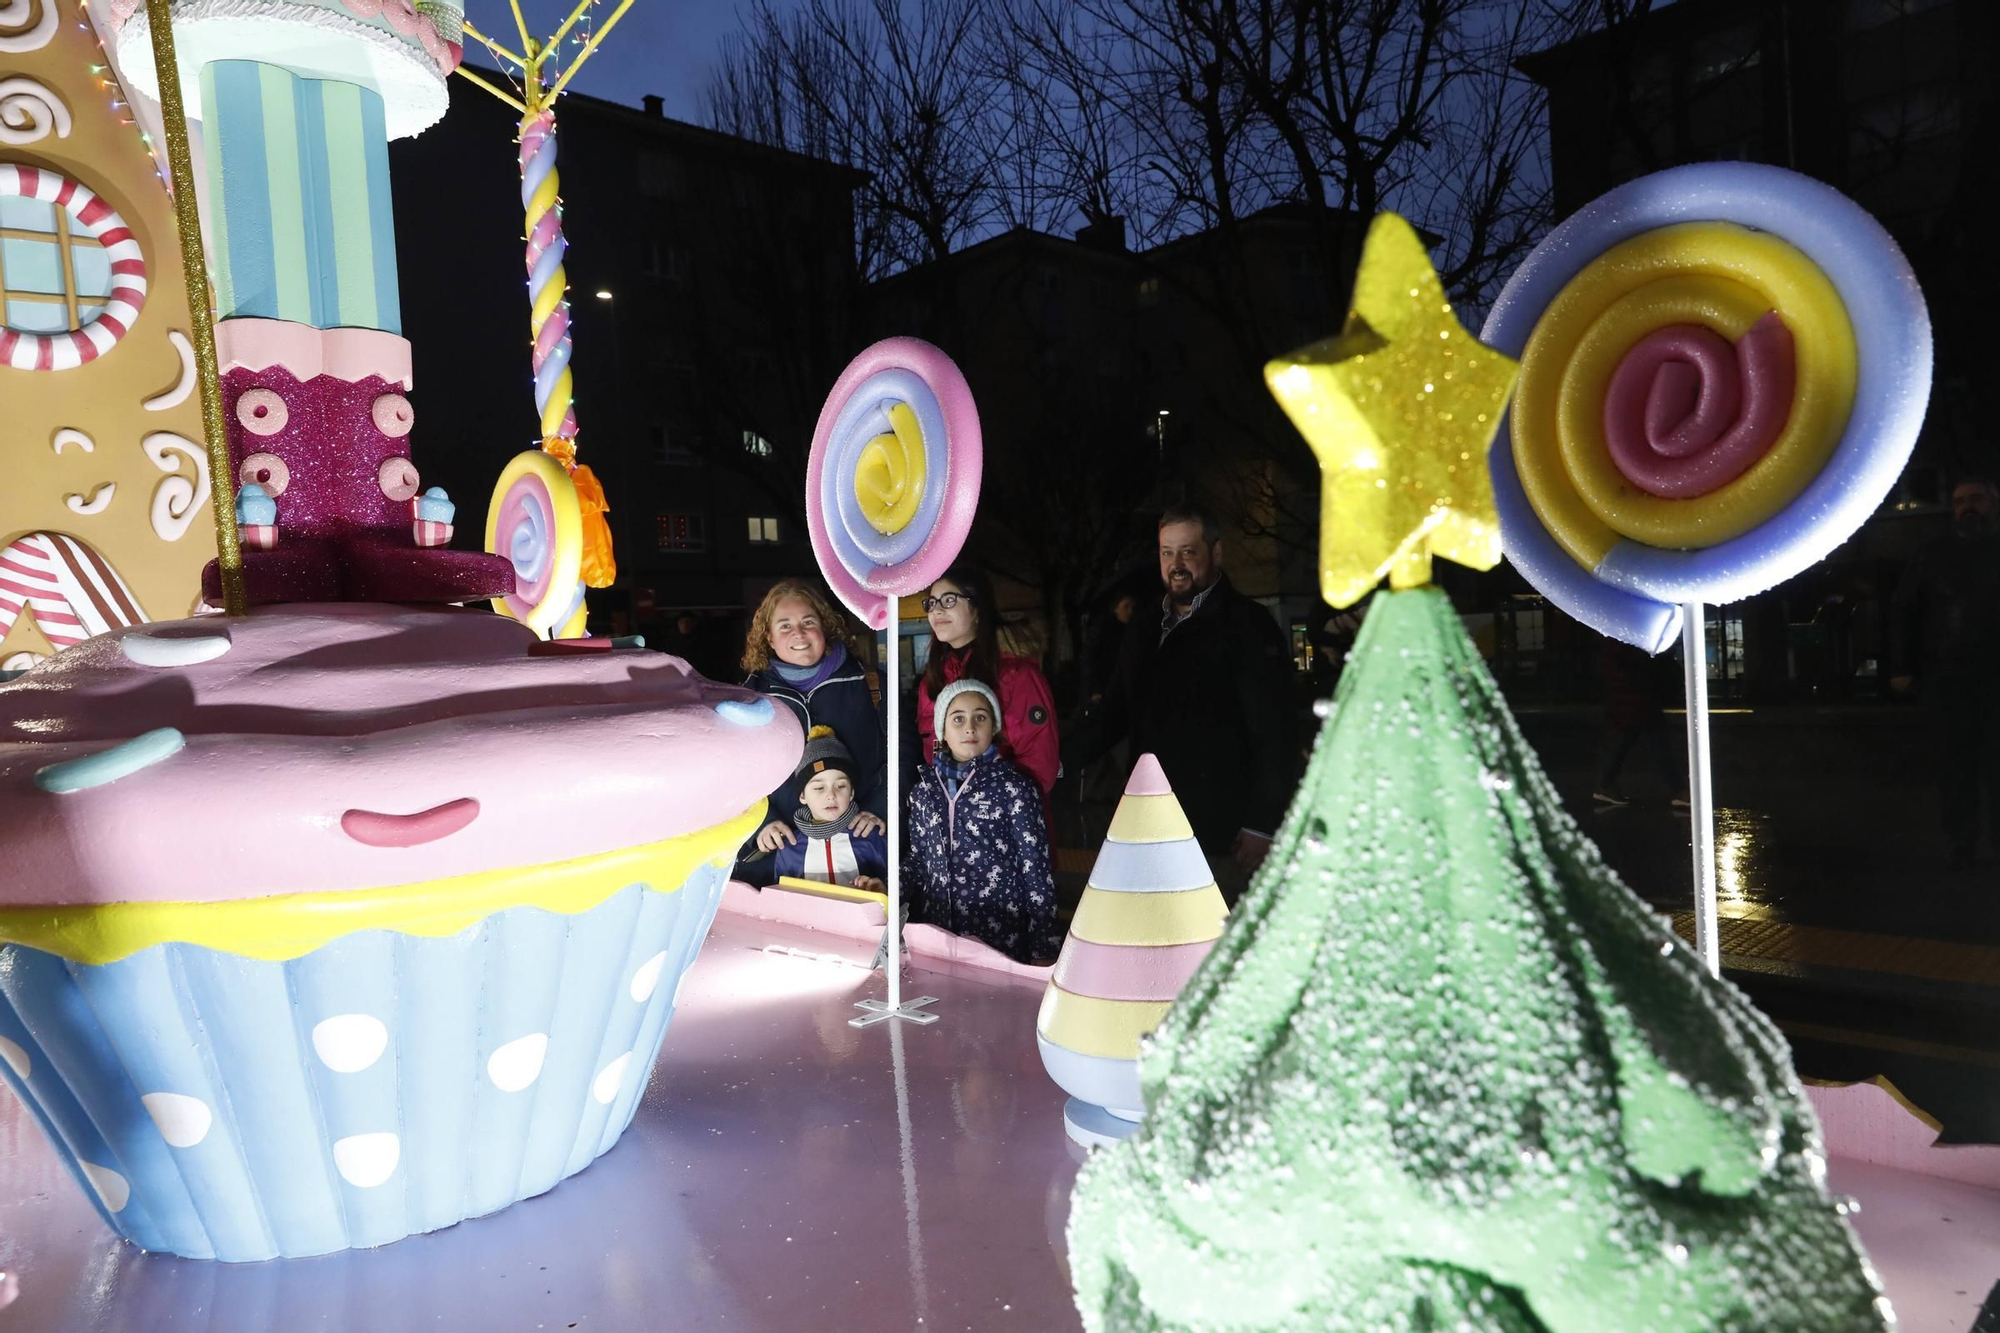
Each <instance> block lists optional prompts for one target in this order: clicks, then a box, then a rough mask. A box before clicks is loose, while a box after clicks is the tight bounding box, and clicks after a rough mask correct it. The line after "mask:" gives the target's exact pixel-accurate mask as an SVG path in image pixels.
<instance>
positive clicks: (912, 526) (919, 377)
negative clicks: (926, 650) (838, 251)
mask: <svg viewBox="0 0 2000 1333" xmlns="http://www.w3.org/2000/svg"><path fill="white" fill-rule="evenodd" d="M981 460H982V451H981V443H980V434H979V413H978V410H977V409H976V408H975V407H974V405H973V401H972V390H971V389H970V388H968V387H967V385H966V383H965V376H964V375H963V374H961V373H960V372H959V369H958V366H957V365H956V364H955V363H954V362H953V361H952V359H951V358H950V357H949V356H946V355H945V354H944V353H943V352H942V351H940V350H938V349H937V348H936V347H933V346H932V345H931V344H929V343H927V342H924V341H922V340H921V339H918V338H888V339H884V340H883V341H881V342H878V343H876V344H875V345H874V346H873V347H870V348H868V349H867V350H866V351H864V352H862V353H861V354H860V355H859V356H857V357H855V358H854V360H853V361H852V362H850V363H849V364H848V367H847V369H846V370H844V371H842V372H841V375H840V378H839V379H838V380H836V381H835V382H834V386H833V391H832V392H831V393H830V394H828V395H827V400H826V406H825V407H824V408H822V409H821V410H820V415H819V425H818V427H817V429H815V430H814V432H813V442H812V454H811V457H810V459H809V460H808V462H807V465H806V529H807V532H808V533H809V534H810V536H811V538H812V546H813V554H814V555H815V556H816V557H817V558H818V560H819V566H820V571H821V573H823V574H824V575H825V576H826V581H827V586H828V587H830V588H832V589H833V592H834V595H835V596H837V597H838V598H840V600H841V601H842V602H843V603H844V604H846V606H847V607H848V609H849V610H851V611H853V612H854V614H855V615H857V616H859V617H860V618H861V619H862V621H864V622H865V623H866V624H867V625H868V626H869V627H870V628H872V629H882V628H884V627H885V626H887V625H888V623H889V620H890V608H891V599H893V598H896V597H911V596H915V595H917V594H919V593H921V592H923V591H924V589H926V588H928V587H929V586H930V585H931V584H932V583H933V582H935V581H936V580H937V579H938V577H939V576H940V575H942V574H943V573H944V571H945V570H946V569H947V568H948V567H949V566H950V565H951V562H952V561H953V560H955V559H956V558H957V557H958V552H959V549H960V548H961V547H962V546H963V545H964V544H965V537H966V533H967V532H969V531H970V530H971V527H972V518H973V514H974V513H975V512H976V511H977V510H978V508H979V480H980V467H981Z"/></svg>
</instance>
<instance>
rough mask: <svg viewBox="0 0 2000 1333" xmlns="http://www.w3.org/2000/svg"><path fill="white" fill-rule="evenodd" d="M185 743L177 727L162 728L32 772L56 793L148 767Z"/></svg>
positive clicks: (40, 783)
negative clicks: (106, 748)
mask: <svg viewBox="0 0 2000 1333" xmlns="http://www.w3.org/2000/svg"><path fill="white" fill-rule="evenodd" d="M186 744H187V737H185V736H183V735H181V733H180V732H179V731H178V730H176V729H175V728H173V727H161V728H159V729H158V730H156V731H148V732H146V733H144V734H143V735H139V736H134V737H133V738H132V739H131V740H129V741H125V742H124V743H122V744H119V745H114V746H112V747H111V748H110V749H108V750H99V751H98V752H97V753H96V754H87V755H85V756H84V757H83V758H81V759H65V760H64V761H63V762H61V763H59V764H50V765H49V766H48V767H47V768H44V769H41V770H39V771H38V772H37V773H36V774H35V785H36V786H37V787H39V788H41V789H42V790H43V791H46V792H53V793H55V794H56V795H58V796H60V795H62V794H63V793H65V792H72V791H84V790H86V789H88V788H91V787H102V786H104V785H105V784H106V783H108V782H116V781H118V779H120V778H122V777H129V776H131V775H132V774H134V773H137V772H138V771H139V770H140V769H142V768H151V767H152V766H153V765H154V764H157V763H159V762H160V761H161V760H162V759H165V758H166V757H167V756H169V755H172V754H176V753H178V752H179V751H180V748H181V747H182V746H184V745H186Z"/></svg>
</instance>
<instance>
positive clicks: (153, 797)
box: [0, 0, 801, 1260]
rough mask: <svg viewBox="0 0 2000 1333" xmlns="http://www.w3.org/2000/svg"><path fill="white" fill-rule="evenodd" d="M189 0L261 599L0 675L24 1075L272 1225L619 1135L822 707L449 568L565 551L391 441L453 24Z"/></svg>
mask: <svg viewBox="0 0 2000 1333" xmlns="http://www.w3.org/2000/svg"><path fill="white" fill-rule="evenodd" d="M176 8H177V11H178V9H179V7H178V6H177V7H176ZM191 8H192V12H191V13H190V15H189V18H188V21H187V22H186V24H185V27H186V28H187V37H188V40H187V42H186V44H185V46H184V47H183V50H184V52H186V53H188V54H189V55H190V57H191V60H192V63H193V65H194V66H195V67H194V68H187V67H186V66H184V67H183V74H184V76H185V79H186V81H187V82H188V84H189V85H190V89H191V90H198V91H196V93H195V95H198V96H199V98H200V104H201V105H202V106H203V107H204V110H205V113H206V127H207V131H208V136H209V140H208V161H209V164H210V168H211V173H212V174H211V180H210V184H211V187H212V188H211V191H210V199H211V201H212V202H213V203H214V204H215V208H214V214H213V223H214V225H213V227H212V229H211V230H212V233H213V234H212V235H211V236H210V242H211V244H210V249H211V251H212V253H213V254H214V255H215V258H216V265H217V269H218V280H217V283H216V290H217V297H218V300H219V301H220V303H221V305H222V308H223V311H224V313H225V315H226V316H227V317H226V318H225V319H224V320H223V321H222V325H221V331H220V336H219V338H218V341H219V342H220V343H221V345H222V356H221V366H222V374H221V379H222V388H223V401H224V404H225V406H226V408H227V411H228V413H229V417H230V421H231V424H230V432H231V434H230V448H231V454H232V458H233V462H234V465H235V466H234V468H233V469H231V471H233V472H234V473H235V474H236V475H235V476H234V477H232V476H231V475H230V474H229V472H222V473H221V474H220V475H218V476H216V478H215V484H216V485H217V487H218V489H219V490H221V491H222V492H223V494H225V495H227V494H228V492H229V489H230V488H231V485H232V482H234V481H237V480H240V481H241V482H242V485H241V489H240V490H239V491H237V492H236V494H235V504H234V506H233V508H234V514H235V518H236V526H237V527H240V530H241V532H242V536H243V540H244V545H245V546H246V547H247V548H249V549H248V550H246V552H245V554H246V559H245V562H244V566H243V569H242V573H243V574H244V576H245V582H246V583H247V585H248V592H249V599H248V600H249V601H250V602H251V603H252V606H251V607H250V609H249V611H248V614H245V615H234V614H232V615H209V616H202V617H197V618H194V619H190V620H183V621H176V622H169V623H162V624H155V625H147V626H145V627H144V628H143V629H139V628H131V629H122V630H114V631H112V632H110V633H107V634H102V635H99V636H97V637H95V638H92V639H90V640H87V641H86V642H84V643H82V644H80V645H78V646H77V647H75V648H73V649H71V650H70V651H68V652H65V653H64V654H63V655H62V656H61V657H60V658H59V659H58V660H56V661H54V662H52V663H50V664H48V665H47V666H46V667H45V668H41V669H38V670H36V671H35V672H34V673H32V674H31V675H30V676H28V677H26V678H24V679H22V680H19V681H16V682H14V683H12V684H9V685H6V686H0V1077H4V1078H5V1080H6V1081H7V1082H8V1084H9V1085H10V1086H12V1088H13V1089H14V1090H15V1091H16V1092H17V1093H19V1094H20V1095H21V1097H22V1098H23V1100H24V1101H25V1102H26V1104H27V1105H28V1107H29V1109H30V1111H31V1112H32V1113H33V1114H34V1116H35V1118H36V1120H37V1121H38V1122H39V1123H40V1124H41V1126H42V1128H43V1130H44V1131H45V1132H46V1133H47V1134H48V1136H49V1139H50V1141H51V1142H52V1144H53V1145H54V1147H55V1149H56V1151H57V1154H58V1155H59V1157H60V1158H61V1159H62V1160H63V1162H64V1163H65V1164H66V1165H67V1166H68V1167H69V1169H70V1171H71V1173H72V1174H73V1175H74V1177H75V1179H76V1181H77V1184H78V1185H79V1186H80V1187H81V1188H82V1189H84V1190H85V1191H86V1192H87V1193H88V1194H89V1195H90V1197H91V1198H93V1199H94V1200H95V1201H96V1202H97V1204H98V1206H99V1209H100V1211H101V1213H102V1215H103V1217H104V1219H105V1221H106V1222H107V1223H108V1224H109V1225H110V1226H111V1227H112V1228H114V1229H115V1230H117V1231H118V1232H119V1233H120V1234H122V1235H124V1236H125V1237H127V1238H128V1239H130V1240H131V1241H133V1242H134V1243H136V1244H137V1245H139V1246H141V1247H143V1248H145V1249H149V1250H165V1251H169V1252H171V1253H174V1254H179V1255H185V1256H189V1257H194V1258H220V1259H225V1260H252V1259H265V1258H270V1257H273V1256H278V1255H286V1256H296V1255H308V1254H318V1253H323V1252H326V1251H330V1250H337V1249H341V1248H344V1247H348V1246H363V1245H379V1244H383V1243H385V1242H388V1241H393V1240H396V1239H397V1238H399V1237H402V1236H405V1235H409V1234H411V1233H413V1232H419V1231H428V1230H431V1229H434V1228H437V1227H442V1226H448V1225H450V1224H452V1223H454V1222H457V1221H459V1220H461V1219H463V1218H466V1217H472V1216H477V1215H480V1214H483V1213H489V1212H492V1211H494V1210H495V1209H498V1208H502V1207H505V1206H507V1205H508V1204H510V1203H512V1202H514V1201H516V1200H519V1199H524V1198H527V1197H529V1196H531V1195H534V1194H538V1193H541V1192H542V1191H545V1190H548V1189H550V1188H552V1187H553V1186H554V1185H556V1184H557V1183H558V1182H560V1181H561V1180H563V1179H564V1178H565V1177H567V1176H569V1175H572V1174H574V1173H575V1172H577V1171H579V1170H581V1169H583V1168H584V1167H585V1166H587V1165H589V1164H590V1162H591V1161H593V1160H594V1159H595V1158H596V1157H597V1156H598V1155H600V1154H602V1153H604V1152H606V1151H608V1150H609V1149H610V1148H611V1147H612V1145H613V1144H615V1143H616V1142H617V1140H618V1138H619V1136H620V1135H621V1133H622V1132H623V1131H624V1129H625V1126H626V1125H627V1124H628V1123H629V1122H630V1120H631V1118H632V1115H633V1112H634V1111H635V1109H636V1108H637V1106H638V1102H639V1098H640V1095H641V1094H642V1092H643V1091H644V1088H645V1085H646V1081H647V1078H648V1076H649V1073H650V1070H651V1067H652V1062H653V1057H654V1054H655V1052H656V1051H657V1050H658V1048H659V1044H660V1041H661V1039H662V1037H663V1035H664V1033H665V1031H666V1027H667V1022H668V1019H669V1017H670V1016H671V1014H672V1011H673V1004H674V999H675V996H676V993H677V991H678V988H679V982H680V980H681V978H682V976H683V974H684V972H685V969H686V968H687V966H688V964H689V963H690V962H691V961H692V959H693V957H694V954H695V951H696V950H697V949H698V948H699V947H700V944H701V941H702V939H703V938H704V936H705V935H706V932H707V930H708V925H709V922H710V921H711V919H712V918H713V916H714V913H715V910H716V907H717V905H718V903H719V902H720V898H721V892H722V887H723V882H724V880H725V878H726V872H727V867H728V865H729V862H730V861H731V859H732V858H733V855H734V853H735V850H736V849H737V847H739V846H740V845H741V843H742V841H743V839H744V838H745V837H746V836H747V835H748V834H749V833H750V832H751V831H753V830H754V829H756V828H757V827H758V826H759V825H760V824H761V823H762V822H763V811H764V805H765V801H764V798H763V793H764V792H767V791H769V790H771V789H772V788H773V787H775V786H776V785H777V784H778V783H779V782H780V781H781V780H782V779H783V778H784V777H785V776H786V775H788V774H789V773H790V772H791V771H792V769H793V767H794V765H795V764H796V762H797V758H798V754H799V750H800V747H801V738H800V734H799V728H798V726H797V725H796V724H795V723H794V722H793V721H792V720H791V718H790V716H789V715H788V714H785V713H784V712H782V711H781V710H774V709H773V707H772V705H771V703H770V701H769V700H768V699H764V698H761V697H759V696H757V695H754V694H752V693H750V692H748V691H745V690H740V689H733V688H729V687H725V686H719V685H715V684H713V683H711V682H709V681H706V680H704V679H702V678H701V677H699V676H696V675H694V674H692V673H691V672H689V671H687V670H686V668H685V666H684V664H681V663H679V662H677V661H675V660H673V659H670V658H659V657H649V656H646V655H643V654H640V653H637V652H631V651H619V650H616V649H615V647H614V645H613V644H612V643H609V642H606V641H586V642H584V643H582V644H574V645H568V644H566V645H560V646H559V645H555V644H550V643H547V642H544V641H543V640H542V639H541V638H540V637H539V636H538V635H537V634H536V633H535V632H534V631H533V630H532V629H530V628H529V627H527V626H525V625H523V624H520V623H518V622H516V621H513V620H508V619H504V618H501V617H498V616H495V615H492V614H489V613H488V612H486V611H484V610H466V609H461V608H459V607H455V606H448V605H440V603H448V602H455V601H463V600H467V599H471V598H483V597H485V596H488V595H490V594H493V593H497V592H501V591H504V590H507V589H510V588H512V587H513V586H514V585H515V583H516V579H517V573H518V574H519V576H520V577H523V578H526V577H530V576H531V575H532V576H533V577H536V578H545V577H546V570H545V569H543V568H541V567H540V566H536V565H535V564H534V562H535V560H537V559H540V556H539V555H537V554H536V553H535V552H532V551H526V550H523V551H521V552H520V553H519V555H518V556H517V558H518V559H522V560H524V561H526V562H527V563H528V564H529V565H530V566H531V568H529V569H526V570H520V571H517V569H515V568H511V567H510V564H509V561H507V560H504V559H500V558H498V557H494V556H488V555H484V554H478V553H474V552H466V551H451V550H449V549H446V548H444V547H443V546H442V543H443V542H445V541H448V540H449V539H450V536H451V529H452V519H453V515H452V513H451V507H450V502H449V500H448V498H446V497H444V496H443V495H441V494H439V493H437V492H436V491H435V490H431V491H425V490H423V489H422V488H421V483H420V480H419V477H418V474H417V471H416V467H415V465H414V463H413V462H412V461H411V459H410V456H409V453H410V451H409V449H408V447H407V441H408V438H409V437H410V434H411V426H412V413H411V408H410V404H409V401H408V399H407V398H406V397H405V396H404V394H403V392H402V390H403V389H405V388H407V387H408V384H409V348H408V345H407V344H406V343H405V342H404V341H403V340H402V338H401V337H400V336H399V335H398V334H397V332H396V329H397V327H398V318H397V306H396V284H395V264H394V255H393V253H392V251H391V249H390V246H391V232H390V229H389V217H390V211H389V197H388V193H387V191H388V176H387V160H386V153H385V146H386V142H387V141H386V138H385V135H387V134H395V133H411V132H414V131H415V130H416V129H419V128H421V127H422V125H423V124H424V123H427V122H426V120H425V117H426V116H427V115H432V114H435V112H437V111H441V110H442V107H443V88H442V86H441V78H442V70H443V69H444V68H446V67H447V66H448V65H449V63H450V60H451V59H452V58H455V51H452V50H448V49H447V48H445V46H444V45H443V44H442V42H441V41H440V39H439V37H438V34H437V33H436V32H435V31H434V30H433V28H432V27H431V26H429V25H430V24H431V22H432V19H431V18H430V17H425V18H422V19H419V18H418V17H417V16H416V15H415V13H414V11H411V10H410V9H409V7H408V3H407V0H402V3H401V5H400V6H398V5H391V6H388V7H387V8H385V7H384V6H382V5H380V4H379V3H378V4H376V5H374V7H373V8H372V9H368V10H367V12H366V14H365V15H364V14H363V10H364V6H361V5H359V4H356V5H354V6H352V8H351V10H342V9H340V8H339V7H337V6H335V5H332V4H327V5H323V6H318V7H314V6H310V5H299V4H296V3H292V2H291V0H286V3H282V4H271V5H268V6H267V5H262V4H258V3H255V2H254V0H245V2H244V3H237V4H232V5H229V6H225V7H221V8H217V7H214V6H197V7H191ZM176 26H177V27H179V26H182V25H181V23H180V22H179V21H178V13H177V22H176ZM135 29H137V30H143V25H136V24H134V23H132V22H129V21H128V22H127V23H126V24H125V29H124V31H123V32H122V33H121V35H120V46H121V49H124V48H127V47H129V46H130V45H131V44H132V43H133V42H135V41H141V40H142V39H141V38H140V37H137V36H135ZM427 34H428V36H427ZM281 37H282V38H283V40H279V39H280V38H281ZM260 51H270V52H282V53H285V54H284V56H283V59H285V60H287V61H290V62H292V63H289V64H284V63H273V61H276V60H278V59H279V57H278V56H272V57H270V58H269V59H266V58H265V57H262V56H258V55H255V54H254V53H255V52H260ZM127 54H128V56H129V55H130V51H129V50H128V51H127ZM132 64H133V66H134V67H135V68H143V67H144V60H143V59H139V60H135V61H133V62H132ZM295 66H296V67H295ZM229 515H230V507H228V506H225V507H224V508H223V510H222V514H221V517H223V518H225V519H226V518H228V517H229ZM224 527H225V530H226V529H227V528H228V527H229V525H228V524H225V525H224ZM226 535H229V536H234V535H235V534H234V533H226ZM545 535H546V536H548V537H549V538H550V539H551V540H558V539H560V538H561V537H562V536H563V534H562V533H560V532H557V531H554V530H552V529H551V530H548V531H547V532H546V533H545ZM224 549H227V547H226V545H225V548H224ZM544 554H545V553H544ZM211 586H213V585H211ZM392 602H393V603H395V604H393V605H392V604H390V603H392ZM260 603H261V605H260ZM273 603H278V604H273ZM425 603H431V605H425Z"/></svg>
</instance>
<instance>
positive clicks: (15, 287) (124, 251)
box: [0, 163, 146, 370]
mask: <svg viewBox="0 0 2000 1333" xmlns="http://www.w3.org/2000/svg"><path fill="white" fill-rule="evenodd" d="M145 275H146V260H145V255H144V254H143V252H142V251H141V250H140V249H139V243H138V241H137V240H135V239H133V236H132V233H131V230H130V229H129V228H128V227H127V226H126V225H125V220H124V219H123V218H121V217H119V216H118V214H117V213H115V212H114V211H112V209H111V208H110V206H109V205H107V204H106V203H105V202H104V201H103V200H101V199H99V198H98V197H97V196H96V195H95V194H93V193H92V192H91V191H90V190H89V189H87V188H85V187H84V186H82V185H80V184H78V183H76V182H74V181H71V180H68V179H65V178H64V177H62V176H59V175H57V174H56V173H54V172H52V171H46V170H36V169H34V168H31V167H21V166H15V165H13V164H7V163H0V328H4V330H5V334H6V335H8V336H4V337H0V348H4V353H0V362H4V363H5V364H10V365H12V366H14V367H15V368H16V369H18V370H67V369H69V368H70V367H72V366H79V365H82V364H83V363H84V362H86V361H90V360H93V359H95V358H96V357H97V356H98V355H100V354H101V353H104V352H107V351H109V350H110V349H111V347H112V345H113V344H114V343H116V342H117V341H118V340H119V339H120V338H122V337H123V336H124V335H125V331H126V330H127V329H129V328H130V327H131V326H132V324H133V322H134V321H136V320H137V319H138V317H139V307H140V306H142V305H143V304H144V303H145V300H146V297H145ZM128 277H129V278H132V279H134V280H135V281H133V282H129V283H128V282H125V281H122V280H123V279H125V278H128Z"/></svg>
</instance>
